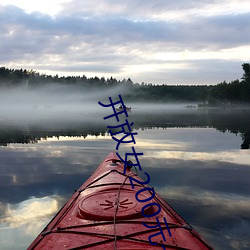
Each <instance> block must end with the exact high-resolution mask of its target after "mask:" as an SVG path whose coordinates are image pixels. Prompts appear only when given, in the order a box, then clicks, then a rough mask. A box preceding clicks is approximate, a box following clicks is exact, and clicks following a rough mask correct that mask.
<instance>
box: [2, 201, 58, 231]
mask: <svg viewBox="0 0 250 250" xmlns="http://www.w3.org/2000/svg"><path fill="white" fill-rule="evenodd" d="M57 211H58V201H57V200H56V198H55V197H43V198H31V199H29V200H26V201H23V202H21V203H19V204H15V205H12V204H8V205H7V207H6V210H5V216H4V217H3V218H1V219H0V223H1V224H5V225H8V226H9V227H11V228H15V227H20V226H22V225H24V224H26V225H27V227H26V229H27V230H25V231H26V233H31V234H33V230H30V229H31V228H32V227H33V226H32V225H35V224H36V223H37V222H39V221H41V220H42V219H43V218H47V217H50V216H51V215H53V214H55V212H57Z"/></svg>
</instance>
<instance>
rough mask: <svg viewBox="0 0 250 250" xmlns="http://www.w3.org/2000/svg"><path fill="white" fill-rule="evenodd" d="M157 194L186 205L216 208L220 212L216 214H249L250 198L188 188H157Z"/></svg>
mask: <svg viewBox="0 0 250 250" xmlns="http://www.w3.org/2000/svg"><path fill="white" fill-rule="evenodd" d="M158 193H159V194H160V195H161V196H162V197H163V198H166V200H167V199H168V198H171V199H175V200H180V201H183V202H186V203H194V204H199V206H210V207H212V206H218V207H220V210H218V211H217V214H216V216H217V215H218V214H220V215H223V214H224V215H228V214H235V215H236V214H237V215H240V214H246V215H248V214H249V211H250V198H249V197H245V196H240V195H235V194H225V193H219V192H209V191H203V190H201V189H197V190H195V189H192V188H189V187H184V186H182V187H176V186H175V187H169V186H168V187H163V188H159V190H158Z"/></svg>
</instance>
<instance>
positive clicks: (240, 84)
mask: <svg viewBox="0 0 250 250" xmlns="http://www.w3.org/2000/svg"><path fill="white" fill-rule="evenodd" d="M242 69H243V71H244V73H243V76H242V78H241V81H240V80H238V79H237V80H234V81H231V82H230V83H227V82H225V81H224V82H222V83H219V84H217V85H205V86H204V85H192V86H185V85H166V84H163V85H153V84H152V83H145V82H142V83H141V84H139V83H134V82H133V81H132V80H131V79H130V78H128V79H123V80H117V79H115V78H113V77H112V76H111V77H110V78H107V79H105V78H104V77H102V78H99V77H90V78H87V77H86V76H85V75H82V76H67V77H65V76H62V77H59V76H58V75H55V76H51V75H46V74H40V73H38V72H36V71H34V70H26V69H24V70H23V69H8V68H5V67H1V68H0V87H16V86H19V87H20V86H21V87H24V88H36V87H41V86H46V85H50V84H55V83H56V84H64V85H68V86H72V87H77V88H80V90H84V91H85V92H86V91H89V90H94V89H98V90H101V89H107V90H108V89H113V88H115V87H122V89H124V93H121V94H123V98H124V100H125V101H146V102H170V101H171V102H173V101H192V102H203V103H209V105H210V106H218V105H227V104H232V103H250V64H249V63H244V64H242Z"/></svg>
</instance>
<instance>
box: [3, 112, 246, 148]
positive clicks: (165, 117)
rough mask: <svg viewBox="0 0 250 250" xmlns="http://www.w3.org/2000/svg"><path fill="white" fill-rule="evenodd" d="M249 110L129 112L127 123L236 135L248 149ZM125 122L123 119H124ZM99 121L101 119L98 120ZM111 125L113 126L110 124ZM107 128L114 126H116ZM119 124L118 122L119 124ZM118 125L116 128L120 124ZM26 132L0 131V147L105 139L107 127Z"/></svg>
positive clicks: (56, 126) (84, 125)
mask: <svg viewBox="0 0 250 250" xmlns="http://www.w3.org/2000/svg"><path fill="white" fill-rule="evenodd" d="M249 114H250V110H245V111H244V110H237V111H236V110H189V111H182V112H171V111H168V112H166V111H164V110H163V111H161V112H144V113H142V112H134V113H133V112H132V113H131V114H130V115H129V117H128V120H129V122H134V125H133V129H139V128H140V129H151V128H163V129H164V128H171V127H172V128H173V127H179V128H184V127H210V128H215V129H217V130H219V131H221V132H223V133H224V132H226V131H229V132H231V133H234V134H240V135H241V137H242V140H243V142H242V145H241V148H242V149H248V148H249V145H250V115H249ZM124 118H125V117H124ZM100 119H101V118H100ZM112 123H113V124H112ZM112 123H109V125H111V126H112V125H113V126H115V125H118V123H117V122H114V121H113V122H112ZM121 123H122V122H121ZM121 123H120V124H121ZM28 131H29V132H27V127H26V129H22V128H16V129H13V127H12V129H9V128H8V126H5V127H3V126H1V127H0V145H1V146H7V145H8V144H10V143H37V142H38V141H39V140H41V139H47V138H52V137H57V138H59V136H69V137H84V138H85V137H86V136H87V135H95V136H98V135H100V134H101V135H105V133H106V132H107V131H108V129H107V124H106V123H105V122H104V121H103V123H99V124H95V123H89V124H87V123H78V124H76V123H74V124H67V125H65V124H64V125H63V124H54V126H53V125H52V124H50V127H47V126H46V129H41V128H40V127H39V126H29V129H28Z"/></svg>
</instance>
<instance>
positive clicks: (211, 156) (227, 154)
mask: <svg viewBox="0 0 250 250" xmlns="http://www.w3.org/2000/svg"><path fill="white" fill-rule="evenodd" d="M152 157H155V158H158V159H183V160H199V161H223V162H229V163H235V164H241V165H247V166H249V162H250V155H249V152H248V151H243V150H235V151H220V152H216V153H214V152H209V153H207V152H181V151H160V152H157V151H155V152H152Z"/></svg>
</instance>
